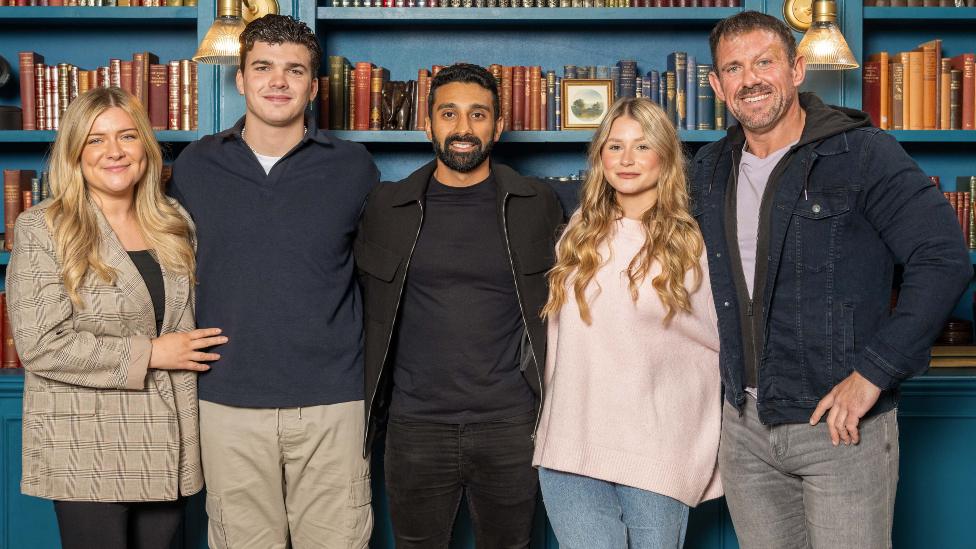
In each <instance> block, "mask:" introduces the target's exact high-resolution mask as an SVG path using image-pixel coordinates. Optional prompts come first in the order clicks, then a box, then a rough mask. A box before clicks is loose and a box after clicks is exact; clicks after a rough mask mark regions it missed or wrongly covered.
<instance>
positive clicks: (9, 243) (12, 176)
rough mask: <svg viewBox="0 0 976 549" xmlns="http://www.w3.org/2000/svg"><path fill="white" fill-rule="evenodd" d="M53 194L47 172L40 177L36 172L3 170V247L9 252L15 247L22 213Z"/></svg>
mask: <svg viewBox="0 0 976 549" xmlns="http://www.w3.org/2000/svg"><path fill="white" fill-rule="evenodd" d="M50 194H51V185H50V183H49V181H48V178H47V172H42V173H41V174H40V176H38V174H37V172H36V171H34V170H18V169H4V170H3V227H4V240H3V247H4V249H5V250H7V251H8V252H9V251H10V250H11V249H12V248H13V245H14V223H15V222H16V221H17V216H18V215H20V212H22V211H24V210H26V209H27V208H30V207H31V206H33V205H34V204H37V203H38V202H40V201H41V200H44V199H45V198H47V197H48V196H49V195H50Z"/></svg>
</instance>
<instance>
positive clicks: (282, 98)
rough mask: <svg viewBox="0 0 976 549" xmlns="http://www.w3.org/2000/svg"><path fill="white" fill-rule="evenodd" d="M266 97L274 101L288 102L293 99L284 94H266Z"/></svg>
mask: <svg viewBox="0 0 976 549" xmlns="http://www.w3.org/2000/svg"><path fill="white" fill-rule="evenodd" d="M264 98H265V99H267V100H268V101H271V102H272V103H287V102H289V101H291V98H290V97H288V96H284V95H266V96H264Z"/></svg>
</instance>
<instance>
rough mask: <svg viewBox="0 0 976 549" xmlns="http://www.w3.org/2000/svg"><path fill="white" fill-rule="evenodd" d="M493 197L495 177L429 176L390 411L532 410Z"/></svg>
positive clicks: (451, 417)
mask: <svg viewBox="0 0 976 549" xmlns="http://www.w3.org/2000/svg"><path fill="white" fill-rule="evenodd" d="M497 201H498V197H497V191H496V187H495V182H494V179H493V178H492V177H490V176H489V178H488V179H487V180H485V181H483V182H481V183H478V184H476V185H473V186H470V187H463V188H458V187H449V186H446V185H443V184H441V183H440V182H438V181H437V180H435V179H433V178H431V181H430V185H429V187H428V189H427V196H426V205H425V208H424V220H423V226H422V228H421V230H420V237H419V238H418V240H417V244H416V247H415V248H414V252H413V257H412V259H411V260H410V266H409V269H408V271H407V278H406V283H405V286H404V294H403V303H402V305H401V309H400V315H401V317H400V321H399V327H398V331H397V333H396V335H395V338H396V349H395V351H394V352H395V354H394V364H395V368H394V373H393V383H394V386H393V397H392V401H391V403H390V416H391V417H393V418H399V419H408V420H418V421H432V422H438V423H479V422H487V421H496V420H500V419H504V418H507V417H511V416H514V415H518V414H522V413H526V412H529V411H531V410H532V409H533V407H534V403H535V401H534V395H533V394H532V390H531V389H530V388H529V385H528V384H527V383H526V382H525V380H524V379H523V378H522V373H521V371H520V370H519V366H518V365H519V347H520V343H521V339H522V333H523V331H524V325H523V323H522V317H521V312H520V311H519V304H518V297H517V295H516V291H515V279H514V277H513V275H512V266H511V263H510V261H509V258H508V252H507V251H506V249H505V242H504V235H503V234H502V229H501V226H500V225H499V218H498V211H497Z"/></svg>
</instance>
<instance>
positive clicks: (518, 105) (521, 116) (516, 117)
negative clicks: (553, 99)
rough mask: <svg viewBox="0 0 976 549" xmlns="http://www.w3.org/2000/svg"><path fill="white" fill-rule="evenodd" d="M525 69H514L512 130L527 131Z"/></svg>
mask: <svg viewBox="0 0 976 549" xmlns="http://www.w3.org/2000/svg"><path fill="white" fill-rule="evenodd" d="M524 123H525V68H524V67H512V130H513V131H522V130H524V129H525V125H524Z"/></svg>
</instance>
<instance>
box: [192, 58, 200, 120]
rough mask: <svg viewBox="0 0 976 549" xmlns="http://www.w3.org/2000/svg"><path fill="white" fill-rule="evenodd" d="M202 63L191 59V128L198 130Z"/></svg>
mask: <svg viewBox="0 0 976 549" xmlns="http://www.w3.org/2000/svg"><path fill="white" fill-rule="evenodd" d="M199 68H200V65H199V64H197V62H196V61H190V97H191V102H192V106H191V107H190V129H191V130H193V131H196V130H197V129H198V128H199V127H200V80H199V78H200V77H199V74H200V71H199Z"/></svg>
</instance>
